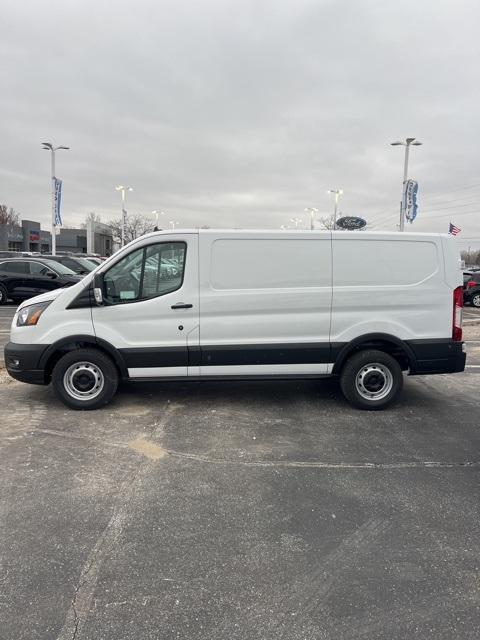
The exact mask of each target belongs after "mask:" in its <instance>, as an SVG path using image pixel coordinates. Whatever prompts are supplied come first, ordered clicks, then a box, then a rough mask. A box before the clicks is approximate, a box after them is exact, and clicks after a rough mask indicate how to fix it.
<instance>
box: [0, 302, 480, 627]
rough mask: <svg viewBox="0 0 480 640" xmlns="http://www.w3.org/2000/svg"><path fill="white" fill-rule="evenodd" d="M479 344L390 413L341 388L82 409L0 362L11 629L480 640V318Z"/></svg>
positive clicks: (170, 393) (291, 388) (227, 387)
mask: <svg viewBox="0 0 480 640" xmlns="http://www.w3.org/2000/svg"><path fill="white" fill-rule="evenodd" d="M6 309H8V307H3V308H2V309H1V311H2V314H3V312H4V310H6ZM472 313H473V314H476V313H477V311H476V310H472ZM12 314H13V309H12V310H11V311H10V317H11V315H12ZM465 315H466V316H467V313H466V314H465ZM466 319H467V318H466ZM467 322H468V319H467ZM4 324H9V321H8V322H7V321H6V314H3V315H2V319H1V325H0V330H2V331H3V327H4ZM2 337H3V334H2ZM466 338H467V340H468V342H469V345H468V346H469V359H468V368H467V370H466V372H465V373H462V374H456V375H453V376H430V377H428V376H427V377H418V378H407V379H406V381H405V389H404V393H403V395H402V397H401V399H400V401H399V402H398V404H397V405H395V406H394V407H392V408H391V409H388V410H386V411H384V412H380V413H371V412H359V411H357V410H354V409H352V408H350V407H349V406H348V405H346V404H345V402H344V400H343V399H342V397H341V394H340V392H339V390H338V388H337V385H336V383H335V381H333V380H323V381H305V382H287V381H279V382H274V383H273V382H263V383H239V382H236V383H202V384H196V383H191V384H190V385H187V384H180V383H175V384H174V383H164V384H160V385H153V384H151V385H144V386H142V387H138V386H135V385H124V386H123V387H122V389H121V391H120V393H119V394H118V395H117V397H116V399H115V400H114V402H113V403H112V404H111V405H109V406H108V407H107V408H106V409H104V410H102V411H95V412H88V413H80V412H71V411H69V410H67V409H66V408H65V407H64V406H63V405H61V404H60V403H59V402H58V401H57V400H56V399H55V397H54V395H53V393H52V391H51V389H50V388H49V387H47V388H45V387H34V386H28V385H23V384H21V383H17V382H15V381H12V380H10V379H9V378H8V377H7V375H6V374H5V373H4V372H3V373H2V372H0V407H1V408H2V420H1V421H0V425H1V426H0V464H1V468H2V480H3V482H2V487H3V490H2V492H1V495H0V536H1V538H0V539H1V549H0V553H1V574H0V585H1V589H0V621H1V623H0V638H1V640H31V639H35V640H37V639H38V640H52V639H54V640H55V639H56V640H64V639H67V638H68V639H73V638H75V640H100V639H105V640H114V639H115V640H118V639H120V638H122V639H132V640H133V639H135V640H139V639H142V640H144V639H145V640H150V639H152V640H153V639H155V640H159V639H162V640H163V639H170V638H172V639H173V638H175V639H177V638H181V639H188V640H190V639H195V640H207V639H208V640H217V639H218V640H220V639H230V638H232V639H239V640H240V639H241V640H257V639H258V640H270V639H271V640H274V639H275V640H277V639H279V638H285V639H288V640H322V639H328V640H330V639H332V640H346V639H352V640H353V639H357V638H365V639H369V640H376V639H378V640H380V639H382V640H383V639H386V638H388V639H393V640H404V639H406V638H435V640H439V639H440V640H442V639H445V640H447V639H448V640H451V639H452V638H455V639H467V638H468V639H473V638H475V639H477V638H478V635H479V633H478V629H479V628H480V588H479V587H480V536H479V529H480V500H479V498H480V495H479V493H480V491H479V487H480V484H479V468H480V456H479V450H480V449H479V448H480V428H479V425H480V403H479V401H478V392H479V383H480V326H479V324H477V323H476V321H475V316H474V318H473V320H472V324H467V325H466Z"/></svg>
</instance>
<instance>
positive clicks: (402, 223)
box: [390, 138, 422, 231]
mask: <svg viewBox="0 0 480 640" xmlns="http://www.w3.org/2000/svg"><path fill="white" fill-rule="evenodd" d="M421 144H422V143H421V142H419V141H418V140H415V138H406V139H405V142H401V141H399V140H398V141H397V142H391V143H390V145H391V146H392V147H398V146H402V147H405V158H404V161H403V183H402V199H401V201H400V225H399V231H404V230H405V214H406V209H407V203H406V199H405V183H406V181H407V180H408V160H409V155H410V145H413V146H414V147H420V146H421Z"/></svg>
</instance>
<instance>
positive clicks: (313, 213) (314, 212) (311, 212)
mask: <svg viewBox="0 0 480 640" xmlns="http://www.w3.org/2000/svg"><path fill="white" fill-rule="evenodd" d="M305 211H307V212H308V213H309V214H310V230H311V231H313V229H314V227H315V225H314V224H313V222H314V218H315V214H316V213H318V209H315V207H307V208H306V209H305Z"/></svg>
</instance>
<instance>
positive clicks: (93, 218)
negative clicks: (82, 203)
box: [80, 211, 101, 229]
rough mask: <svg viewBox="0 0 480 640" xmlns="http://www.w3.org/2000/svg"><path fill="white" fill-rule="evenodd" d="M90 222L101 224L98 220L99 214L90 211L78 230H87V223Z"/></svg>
mask: <svg viewBox="0 0 480 640" xmlns="http://www.w3.org/2000/svg"><path fill="white" fill-rule="evenodd" d="M90 220H91V221H92V222H95V223H96V222H101V219H100V214H99V213H95V211H90V213H89V214H88V216H87V217H86V218H85V222H82V224H81V225H80V229H86V228H87V224H88V223H89V221H90Z"/></svg>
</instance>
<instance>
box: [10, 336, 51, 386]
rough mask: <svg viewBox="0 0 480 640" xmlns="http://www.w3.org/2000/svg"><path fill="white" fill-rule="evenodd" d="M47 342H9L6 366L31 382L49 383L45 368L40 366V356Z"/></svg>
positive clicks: (46, 346)
mask: <svg viewBox="0 0 480 640" xmlns="http://www.w3.org/2000/svg"><path fill="white" fill-rule="evenodd" d="M47 348H48V345H47V344H17V343H14V342H9V343H8V344H7V345H5V367H6V369H7V371H8V373H9V374H10V375H11V376H12V378H15V380H19V381H20V382H27V383H29V384H48V380H47V379H46V375H45V370H44V369H41V368H40V358H41V357H42V355H43V353H44V352H45V350H46V349H47Z"/></svg>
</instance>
